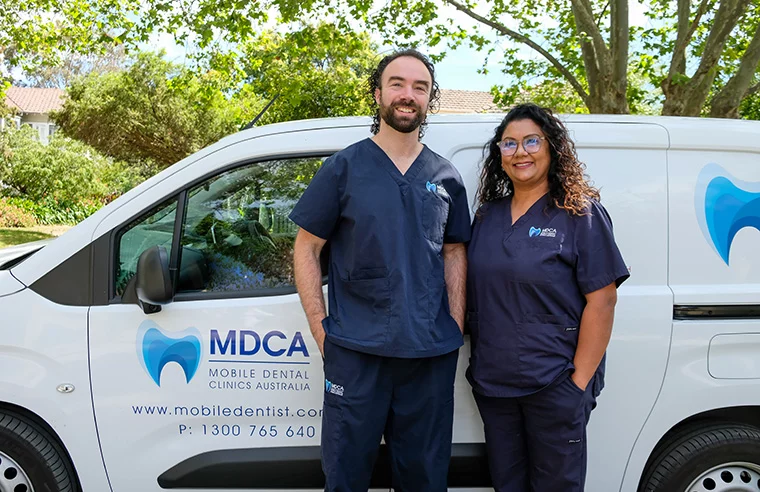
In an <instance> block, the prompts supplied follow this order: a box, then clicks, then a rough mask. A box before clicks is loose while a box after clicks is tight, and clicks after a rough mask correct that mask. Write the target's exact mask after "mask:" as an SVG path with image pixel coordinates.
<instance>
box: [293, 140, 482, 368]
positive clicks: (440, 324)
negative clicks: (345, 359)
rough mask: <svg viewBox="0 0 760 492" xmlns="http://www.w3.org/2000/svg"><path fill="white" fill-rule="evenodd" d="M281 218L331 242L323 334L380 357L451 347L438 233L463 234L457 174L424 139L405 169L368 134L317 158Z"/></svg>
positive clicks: (458, 339) (443, 236) (458, 239)
mask: <svg viewBox="0 0 760 492" xmlns="http://www.w3.org/2000/svg"><path fill="white" fill-rule="evenodd" d="M290 219H291V220H293V222H295V223H296V224H298V225H299V226H301V227H302V228H303V229H305V230H306V231H308V232H310V233H311V234H314V235H315V236H318V237H320V238H322V239H325V240H329V242H330V246H329V247H330V263H329V270H328V287H329V291H328V304H329V316H328V317H327V318H325V320H324V321H323V322H322V324H323V326H324V328H325V332H326V333H327V337H328V338H329V340H330V341H331V342H333V343H335V344H336V345H340V346H342V347H345V348H348V349H352V350H357V351H360V352H365V353H369V354H375V355H380V356H386V357H404V358H414V357H433V356H436V355H441V354H445V353H449V352H451V351H453V350H456V349H457V348H459V347H460V346H461V345H462V343H463V341H462V334H461V332H460V331H459V326H458V325H457V323H456V321H454V319H453V318H452V317H451V315H450V314H449V302H448V295H447V293H446V284H445V281H444V274H443V257H442V254H441V250H442V247H443V243H444V242H445V243H464V242H467V241H468V240H469V239H470V231H471V229H470V213H469V210H468V206H467V194H466V191H465V188H464V185H463V184H462V178H461V176H460V175H459V173H458V172H457V170H456V169H455V168H454V166H453V165H452V164H451V163H450V162H449V161H447V160H446V159H444V158H443V157H441V156H439V155H437V154H435V153H434V152H432V151H431V150H430V149H428V148H427V147H424V148H423V150H422V152H421V153H420V155H419V156H418V157H417V159H416V160H415V161H414V163H412V165H411V167H410V168H409V169H408V170H407V171H406V173H405V174H401V172H400V171H399V170H398V168H397V167H396V165H395V164H393V161H391V160H390V158H389V157H388V156H387V155H386V154H385V152H384V151H383V150H382V149H381V148H380V147H378V145H377V144H376V143H375V142H374V141H372V140H371V139H366V140H362V141H360V142H358V143H356V144H354V145H352V146H350V147H348V148H346V149H344V150H342V151H340V152H338V153H336V154H334V155H333V156H331V157H330V158H328V159H327V160H325V162H324V164H323V165H322V167H321V168H320V169H319V171H318V172H317V173H316V174H315V175H314V179H313V180H312V181H311V183H310V184H309V187H308V188H307V189H306V191H305V192H304V194H303V196H302V197H301V199H300V200H299V202H298V204H297V205H296V207H295V209H294V210H293V212H292V213H291V214H290Z"/></svg>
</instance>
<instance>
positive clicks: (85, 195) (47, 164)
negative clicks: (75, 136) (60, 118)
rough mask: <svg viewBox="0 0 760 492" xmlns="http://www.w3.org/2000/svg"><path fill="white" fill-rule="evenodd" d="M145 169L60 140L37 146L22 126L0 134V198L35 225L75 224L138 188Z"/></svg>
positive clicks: (70, 140) (66, 139)
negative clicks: (26, 216) (34, 220)
mask: <svg viewBox="0 0 760 492" xmlns="http://www.w3.org/2000/svg"><path fill="white" fill-rule="evenodd" d="M146 169H147V168H144V167H140V166H136V165H134V164H131V165H130V164H125V163H123V162H115V161H113V160H112V159H111V158H108V157H105V156H103V155H101V154H99V153H98V152H97V151H95V150H94V149H92V148H91V147H89V146H87V145H85V144H83V143H82V142H78V141H76V140H72V139H70V138H67V137H63V136H58V135H56V136H55V137H53V139H51V141H50V143H49V145H43V144H42V143H40V142H38V141H37V139H36V138H35V132H34V131H33V130H31V129H30V128H28V127H26V126H24V127H22V128H21V129H20V130H15V129H9V130H7V131H4V132H0V195H4V196H6V197H9V198H11V199H12V200H11V203H13V205H14V206H15V207H17V208H20V209H22V210H24V211H26V212H27V213H28V214H31V215H33V216H34V217H35V218H36V220H37V222H39V223H40V224H76V223H77V222H79V221H81V220H83V219H85V218H87V217H88V216H89V215H91V214H92V213H94V212H95V211H97V210H98V209H99V208H100V207H102V206H103V205H104V204H106V203H108V202H110V201H111V200H113V199H114V198H116V197H118V196H119V195H121V194H123V193H125V192H126V191H128V190H129V189H131V188H132V187H134V186H136V185H137V184H139V183H140V182H142V181H143V180H144V179H145V178H146V177H147V176H146V172H145V171H146Z"/></svg>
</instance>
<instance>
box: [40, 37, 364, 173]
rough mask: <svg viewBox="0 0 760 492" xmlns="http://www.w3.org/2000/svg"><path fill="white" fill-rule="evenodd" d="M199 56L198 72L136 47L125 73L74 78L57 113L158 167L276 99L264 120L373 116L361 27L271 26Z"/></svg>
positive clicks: (115, 152) (71, 128)
mask: <svg viewBox="0 0 760 492" xmlns="http://www.w3.org/2000/svg"><path fill="white" fill-rule="evenodd" d="M205 63H206V69H205V71H204V72H203V73H200V74H199V73H198V72H199V71H198V70H196V69H191V68H185V67H182V66H179V65H176V64H173V63H170V62H168V61H166V60H164V59H163V57H162V55H161V54H151V53H141V54H139V55H137V57H136V58H135V60H134V62H133V63H132V65H131V66H130V67H129V68H128V69H127V70H125V71H122V72H113V73H106V74H92V75H89V76H87V77H85V78H83V79H81V80H77V81H75V82H74V83H73V84H72V85H71V87H70V88H69V89H68V97H67V100H66V101H65V103H64V105H63V109H62V110H61V111H59V112H58V113H56V114H54V115H53V118H54V120H55V121H56V123H57V124H58V125H60V127H61V130H62V131H63V132H64V133H65V134H66V135H69V136H71V137H74V138H77V139H79V140H82V141H83V142H86V143H88V144H89V145H92V146H93V147H95V148H96V149H98V150H99V151H100V152H103V153H104V154H106V155H109V156H112V157H113V158H114V159H117V160H122V161H127V162H136V163H141V162H145V161H152V162H154V163H156V164H157V165H158V167H159V168H163V167H166V166H168V165H170V164H173V163H174V162H177V161H178V160H180V159H182V158H184V157H186V156H187V155H189V154H191V153H193V152H195V151H197V150H199V149H201V148H203V147H205V146H207V145H209V144H211V143H213V142H215V141H217V140H219V139H220V138H222V137H224V136H226V135H228V134H230V133H233V132H235V131H237V130H238V129H239V128H240V127H241V126H242V125H243V124H245V123H247V122H249V121H251V120H252V119H253V117H254V116H255V115H257V114H258V113H259V112H260V111H261V110H262V109H263V108H264V106H265V104H266V103H267V102H268V101H271V100H273V99H275V97H276V98H277V99H276V101H275V102H274V104H273V105H272V106H271V107H270V108H269V109H268V110H267V111H266V113H265V114H264V116H263V118H262V119H261V120H260V121H261V123H262V124H263V123H274V122H278V121H288V120H294V119H305V118H317V117H326V116H347V115H364V114H369V113H370V107H371V106H370V98H369V95H368V93H367V89H366V78H367V76H368V75H369V70H370V69H371V67H372V66H373V65H374V63H376V54H375V52H374V50H373V46H372V44H371V43H370V41H369V37H368V36H367V35H366V34H359V33H351V34H347V35H345V36H344V35H341V33H340V31H339V30H338V29H337V28H335V27H334V26H331V25H329V24H320V25H317V26H313V27H312V26H305V27H303V28H302V29H301V30H299V31H296V32H292V33H288V34H277V33H275V32H271V31H267V32H264V33H261V34H259V35H258V36H256V37H255V38H254V39H251V40H250V41H248V42H246V43H244V44H243V45H241V47H240V50H239V52H232V53H230V52H228V53H217V54H215V55H214V56H212V57H211V58H210V59H209V60H207V61H206V62H205Z"/></svg>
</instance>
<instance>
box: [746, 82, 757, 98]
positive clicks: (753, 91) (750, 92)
mask: <svg viewBox="0 0 760 492" xmlns="http://www.w3.org/2000/svg"><path fill="white" fill-rule="evenodd" d="M758 92H760V84H755V85H753V86H752V87H750V88H749V89H747V94H745V96H744V97H748V96H752V95H755V94H756V93H758Z"/></svg>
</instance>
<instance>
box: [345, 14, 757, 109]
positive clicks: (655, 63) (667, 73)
mask: <svg viewBox="0 0 760 492" xmlns="http://www.w3.org/2000/svg"><path fill="white" fill-rule="evenodd" d="M641 2H642V3H643V4H644V5H645V6H646V12H647V15H649V16H650V17H651V19H652V21H651V22H652V25H654V26H655V27H652V28H647V29H644V28H639V27H635V26H634V27H632V26H630V25H629V23H628V16H629V0H525V1H520V2H503V1H500V0H493V1H489V2H478V3H477V4H476V2H474V1H471V0H442V1H441V2H433V1H432V0H390V1H389V2H387V3H385V4H384V6H383V7H381V8H380V9H379V10H370V8H369V6H368V5H366V4H365V2H361V1H360V0H345V3H346V4H347V5H349V6H350V7H351V8H353V9H354V14H353V15H356V14H357V13H358V14H359V15H361V16H363V18H364V19H366V20H367V22H369V23H370V24H371V25H374V26H377V27H378V28H381V29H385V30H386V31H387V30H392V31H393V32H394V34H395V39H402V40H405V41H406V42H409V43H412V44H415V43H427V44H429V45H433V46H435V45H437V44H439V43H441V42H443V41H445V42H447V44H448V48H449V49H452V48H456V47H457V46H459V45H460V44H462V43H464V42H467V43H469V44H470V45H472V46H474V47H476V48H477V49H479V50H482V51H483V53H484V57H485V56H488V55H492V54H493V53H494V52H495V51H496V50H497V49H499V45H498V44H497V43H499V42H501V41H503V40H505V39H506V40H509V41H511V43H509V44H507V48H506V50H501V53H503V56H504V67H505V69H504V71H505V73H507V74H509V75H510V76H512V77H515V78H516V79H517V81H518V82H517V83H516V84H514V85H513V86H511V87H507V88H505V90H504V91H503V93H502V94H501V96H502V102H510V101H514V100H516V99H517V98H518V96H519V95H520V94H521V93H523V92H525V90H526V89H527V88H528V87H530V85H529V84H530V83H531V81H532V80H535V78H537V77H538V78H540V79H543V80H547V81H555V82H558V83H561V84H569V86H570V87H572V88H573V90H574V91H575V92H576V94H577V95H578V97H580V99H581V100H582V101H583V103H584V104H585V106H586V107H587V108H588V109H589V110H590V111H591V112H594V113H626V112H629V111H630V109H631V104H632V101H631V98H632V97H633V98H635V97H640V93H638V91H633V92H632V91H630V90H629V84H630V82H631V71H630V70H629V66H630V65H631V64H632V63H633V64H634V68H635V71H636V73H639V74H643V75H645V76H646V77H647V79H648V80H647V84H644V86H643V87H646V86H647V85H649V86H651V87H661V88H662V91H663V95H664V101H663V113H664V114H680V115H698V114H700V112H701V110H702V108H703V106H704V105H705V104H706V102H707V101H708V96H709V95H710V93H711V90H712V91H715V93H716V94H715V97H714V98H713V105H714V110H713V111H712V113H711V114H712V115H713V116H733V115H735V112H736V109H737V108H738V105H739V102H740V101H741V99H743V98H744V97H745V96H746V94H747V92H748V90H749V88H750V86H751V83H752V82H753V81H755V82H756V80H755V79H754V77H755V74H756V72H757V69H758V61H760V33H758V29H757V24H758V20H759V18H760V14H759V13H758V5H760V2H758V0H753V1H752V2H747V1H746V0H721V1H720V2H718V1H716V0H702V1H701V2H699V3H696V2H690V1H689V0H678V2H671V1H668V0H641ZM363 4H364V7H362V5H363ZM440 4H443V5H445V6H447V7H448V8H440ZM454 11H458V12H459V13H460V15H461V14H464V15H466V16H467V17H469V18H470V19H471V20H472V21H473V22H474V23H475V25H476V26H478V27H477V28H475V29H467V28H465V27H463V26H461V23H458V22H456V20H455V17H454V16H453V15H452V13H453V12H454ZM485 30H488V31H490V32H491V33H494V34H496V35H497V36H498V39H497V42H496V43H495V42H492V41H491V40H490V39H491V38H490V37H486V36H484V34H485V32H486V31H485ZM631 39H635V40H636V41H637V42H636V43H635V45H634V47H635V51H634V50H633V49H632V48H631ZM526 47H527V48H529V49H531V50H533V51H534V52H535V53H537V54H538V55H539V58H538V59H527V60H526V59H525V57H523V56H519V55H521V53H520V48H523V50H524V49H525V48H526ZM690 67H697V68H696V70H695V71H694V73H693V74H688V73H687V68H690ZM719 73H720V74H721V77H717V75H718V74H719Z"/></svg>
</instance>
